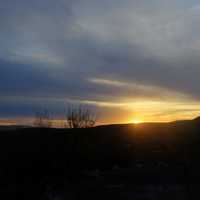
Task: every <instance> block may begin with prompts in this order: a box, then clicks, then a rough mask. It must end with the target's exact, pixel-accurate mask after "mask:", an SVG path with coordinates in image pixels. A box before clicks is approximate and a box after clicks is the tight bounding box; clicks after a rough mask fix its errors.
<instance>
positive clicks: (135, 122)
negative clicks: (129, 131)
mask: <svg viewBox="0 0 200 200" xmlns="http://www.w3.org/2000/svg"><path fill="white" fill-rule="evenodd" d="M133 123H134V124H140V123H142V121H141V120H139V119H134V120H133Z"/></svg>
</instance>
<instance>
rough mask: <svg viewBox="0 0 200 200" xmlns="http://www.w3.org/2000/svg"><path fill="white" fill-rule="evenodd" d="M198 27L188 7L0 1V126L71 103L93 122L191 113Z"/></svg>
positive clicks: (60, 115) (144, 2)
mask: <svg viewBox="0 0 200 200" xmlns="http://www.w3.org/2000/svg"><path fill="white" fill-rule="evenodd" d="M199 23H200V2H199V1H197V0H191V1H186V0H168V1H166V0H151V1H148V0H140V1H138V0H101V1H99V0H84V1H81V0H58V1H55V0H42V1H40V0H29V1H27V0H16V1H12V0H7V1H3V0H0V27H1V28H0V29H1V31H0V125H2V124H6V125H10V124H31V123H32V121H33V118H34V115H35V113H36V112H38V111H40V110H42V109H48V110H49V111H50V112H51V113H52V115H53V116H54V120H55V121H54V122H55V124H56V125H57V126H62V124H63V119H64V116H65V110H66V109H67V107H69V106H72V105H75V106H76V105H80V104H81V105H84V106H86V107H89V108H90V109H92V110H94V111H95V112H96V113H97V114H98V123H99V124H109V123H135V124H137V123H141V122H168V121H174V120H182V119H193V118H195V117H197V116H199V115H200V101H199V100H200V89H199V80H200V26H198V24H199Z"/></svg>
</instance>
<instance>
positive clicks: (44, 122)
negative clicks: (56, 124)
mask: <svg viewBox="0 0 200 200" xmlns="http://www.w3.org/2000/svg"><path fill="white" fill-rule="evenodd" d="M34 126H36V127H41V128H50V127H51V126H52V118H51V116H50V113H49V111H48V110H43V111H40V112H36V114H35V121H34Z"/></svg>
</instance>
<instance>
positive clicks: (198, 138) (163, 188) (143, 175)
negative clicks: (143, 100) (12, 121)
mask: <svg viewBox="0 0 200 200" xmlns="http://www.w3.org/2000/svg"><path fill="white" fill-rule="evenodd" d="M199 191H200V119H195V120H192V121H181V122H173V123H163V124H139V125H112V126H101V127H95V128H90V129H38V128H24V127H17V128H9V127H4V128H3V127H2V128H1V129H0V199H2V200H4V199H5V200H6V199H11V200H15V199H20V200H23V199H25V200H65V199H66V200H82V199H87V200H90V199H91V200H94V199H97V200H100V199H104V200H107V199H108V200H111V199H115V200H129V199H130V200H131V199H134V200H157V199H161V200H165V199H170V200H173V199H174V200H175V199H178V200H179V199H180V200H184V199H200V194H199Z"/></svg>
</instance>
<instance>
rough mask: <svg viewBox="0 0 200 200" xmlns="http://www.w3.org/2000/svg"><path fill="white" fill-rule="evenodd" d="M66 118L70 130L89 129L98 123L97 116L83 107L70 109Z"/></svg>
mask: <svg viewBox="0 0 200 200" xmlns="http://www.w3.org/2000/svg"><path fill="white" fill-rule="evenodd" d="M66 118H67V125H68V127H69V128H89V127H93V126H94V125H95V123H96V115H95V114H94V113H93V112H92V111H91V110H90V109H87V108H84V107H83V106H78V107H76V108H69V109H68V112H67V116H66Z"/></svg>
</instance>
